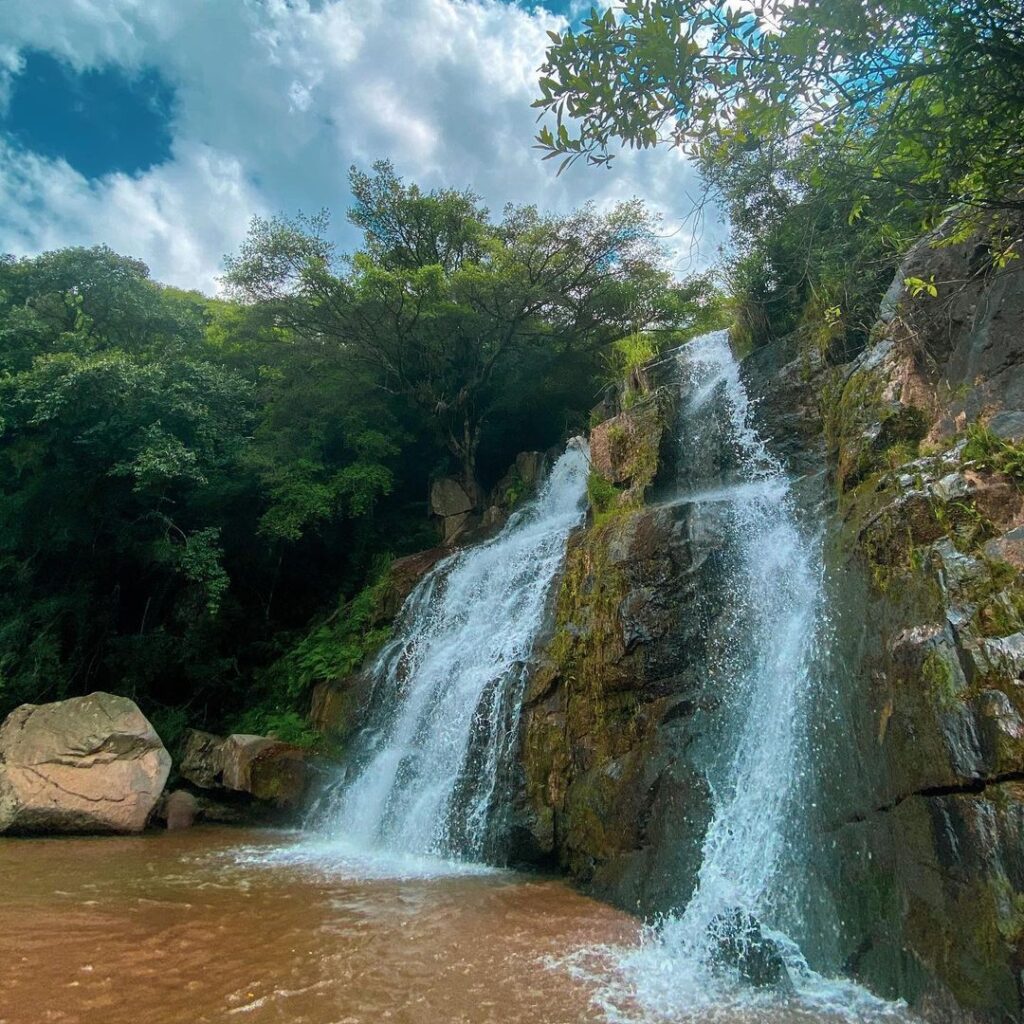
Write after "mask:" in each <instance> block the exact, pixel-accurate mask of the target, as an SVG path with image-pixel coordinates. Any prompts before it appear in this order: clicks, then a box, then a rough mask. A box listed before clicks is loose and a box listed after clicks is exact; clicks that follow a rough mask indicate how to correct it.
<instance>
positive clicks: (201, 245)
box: [0, 0, 697, 290]
mask: <svg viewBox="0 0 1024 1024" xmlns="http://www.w3.org/2000/svg"><path fill="white" fill-rule="evenodd" d="M6 6H7V8H8V14H9V16H8V17H7V19H6V20H7V22H8V25H11V26H14V28H13V31H12V32H10V33H9V37H10V38H9V40H8V41H7V44H6V45H7V48H6V49H5V51H4V53H3V55H0V56H3V59H2V60H0V72H2V71H3V69H4V68H10V67H11V66H12V64H11V61H12V59H13V53H14V50H11V49H9V48H10V47H14V48H18V47H20V48H28V47H36V48H40V49H45V50H48V51H49V52H51V53H54V54H55V55H57V56H60V57H63V58H65V59H67V60H69V61H71V62H72V63H73V64H74V65H75V66H76V67H78V68H86V67H94V66H98V65H101V64H104V63H108V62H113V63H118V64H122V65H124V66H126V67H128V68H132V69H136V68H140V67H155V68H157V69H158V70H159V71H160V72H161V73H162V74H163V75H164V76H165V77H166V78H167V79H168V81H170V82H171V83H172V84H173V85H174V86H175V88H176V90H177V107H176V111H175V116H174V123H173V126H172V130H173V137H174V144H173V159H172V160H171V161H170V162H168V163H166V164H164V165H161V166H159V167H155V168H153V169H151V170H149V171H147V172H145V173H142V174H140V175H137V176H135V177H126V176H124V175H111V176H109V177H107V178H104V179H102V180H100V181H99V182H89V181H87V180H86V179H84V178H82V177H81V176H80V175H77V174H76V173H75V172H74V171H73V170H72V169H71V168H69V167H68V166H67V165H66V164H63V163H55V162H51V161H45V160H42V159H40V158H36V157H32V156H29V157H26V156H25V155H24V154H20V153H15V152H13V151H12V150H11V149H9V148H8V149H6V150H0V249H9V250H13V251H16V252H34V251H39V250H41V249H44V248H48V247H54V246H58V245H65V244H94V243H97V242H107V243H109V244H110V245H112V246H113V247H114V248H117V249H119V250H122V251H124V252H126V253H129V254H131V255H135V256H139V257H141V258H143V259H145V260H146V261H147V262H148V263H149V264H150V266H151V267H152V269H153V272H154V275H155V276H156V277H158V278H160V279H162V280H165V281H169V282H172V283H175V284H181V285H186V286H195V287H201V288H204V289H206V290H212V289H213V288H214V287H215V276H216V272H217V269H218V267H219V264H220V259H221V257H222V255H223V253H224V252H226V251H231V250H233V249H234V248H236V247H237V245H238V243H239V242H240V241H241V239H242V236H243V235H244V231H245V225H246V223H247V220H248V218H249V216H251V215H252V214H255V213H263V212H268V211H269V212H276V211H282V212H285V213H292V212H295V211H296V210H298V209H304V210H315V209H319V208H320V207H321V206H324V205H327V206H329V207H331V208H332V209H333V210H334V212H335V216H336V229H337V231H338V235H339V238H340V240H341V241H342V242H343V244H346V245H352V244H354V242H355V238H354V236H353V235H352V234H351V233H350V229H348V228H347V226H346V225H345V224H344V223H343V216H344V210H345V208H346V207H347V206H348V203H349V194H348V187H347V170H348V166H349V165H350V164H351V163H353V162H356V163H359V164H362V165H367V164H369V163H370V162H371V161H372V160H374V159H377V158H380V157H390V158H391V159H392V160H393V161H394V163H395V165H396V167H397V169H398V171H399V172H400V173H401V174H403V175H405V176H407V177H409V178H411V179H413V180H416V181H418V182H419V183H421V184H423V185H425V186H427V187H434V186H438V185H442V184H444V185H454V186H457V187H464V186H469V187H471V188H473V189H474V190H476V191H477V192H479V193H480V194H481V195H482V196H483V197H484V198H485V200H486V201H487V202H488V203H489V205H491V207H492V208H493V209H500V208H501V207H502V206H503V205H504V204H505V203H506V202H510V201H511V202H516V203H524V202H531V203H536V204H537V205H539V206H541V207H545V208H552V209H557V210H567V209H570V208H571V207H572V206H575V205H578V204H579V203H581V202H584V201H586V200H589V199H593V200H595V201H597V202H599V203H602V204H604V203H608V202H611V201H612V200H614V199H617V198H625V197H628V196H630V195H640V196H642V197H644V198H646V199H648V200H649V201H651V203H652V205H653V206H654V207H655V208H657V209H659V210H660V211H661V212H663V213H664V214H665V216H666V228H667V230H668V231H671V230H672V229H674V228H677V227H678V226H679V224H680V223H681V222H682V220H683V217H684V216H685V215H686V213H687V212H688V211H689V209H690V200H689V198H688V195H689V196H692V195H693V194H694V193H695V192H696V190H697V185H696V179H695V176H694V174H693V172H692V170H691V169H690V168H689V167H688V166H687V165H686V164H685V162H684V161H682V160H681V159H680V158H679V157H678V156H677V154H674V153H670V152H668V151H666V150H658V151H654V152H647V153H626V154H623V155H622V156H621V157H620V158H619V159H618V160H617V161H616V163H615V169H613V170H612V171H605V170H597V169H591V168H587V167H584V166H582V165H581V166H577V167H574V168H572V169H570V170H569V171H567V172H566V173H565V174H564V175H562V177H560V178H556V177H555V174H554V168H553V167H552V166H551V163H547V164H544V163H542V162H541V161H540V159H539V156H538V153H537V151H536V150H534V149H533V148H532V144H533V135H534V132H535V131H536V125H535V121H534V111H532V110H531V108H530V102H531V100H532V99H533V96H534V89H535V78H536V67H537V65H538V64H539V63H540V61H541V59H542V56H543V52H544V47H545V45H546V43H547V41H548V39H547V35H546V31H545V30H546V29H548V28H556V29H557V28H560V27H562V26H564V24H565V23H564V21H563V20H562V19H560V18H558V17H556V16H554V15H551V14H549V13H547V12H546V11H544V10H542V9H534V10H524V9H522V8H519V7H515V6H511V5H508V4H505V3H502V2H500V0H321V2H319V3H310V2H309V0H264V2H262V3H259V4H256V3H243V2H241V0H238V2H236V0H217V2H215V3H210V2H208V0H9V2H8V4H7V5H6ZM11 8H14V10H13V11H12V10H11ZM0 98H2V89H0ZM668 243H669V244H670V245H671V247H672V248H673V250H674V251H676V252H677V253H680V254H683V253H686V252H687V251H688V249H689V238H688V235H687V233H686V232H685V231H681V232H679V233H678V234H676V235H674V236H673V237H671V238H670V239H669V240H668ZM680 269H682V270H686V269H690V268H689V267H688V266H685V265H683V264H681V265H680Z"/></svg>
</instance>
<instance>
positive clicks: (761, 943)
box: [710, 908, 792, 989]
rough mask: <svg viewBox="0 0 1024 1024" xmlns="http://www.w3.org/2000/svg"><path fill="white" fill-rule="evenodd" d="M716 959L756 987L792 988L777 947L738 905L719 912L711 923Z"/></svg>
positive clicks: (756, 922)
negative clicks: (724, 911) (721, 912)
mask: <svg viewBox="0 0 1024 1024" xmlns="http://www.w3.org/2000/svg"><path fill="white" fill-rule="evenodd" d="M710 930H711V934H712V936H713V937H714V940H715V946H716V949H717V959H718V962H719V963H720V964H722V965H723V966H725V967H730V968H732V969H733V970H734V971H736V973H737V974H738V975H739V976H740V979H741V980H742V981H743V982H745V983H746V984H747V985H752V986H753V987H754V988H776V987H778V988H783V989H785V988H792V985H791V983H790V980H789V974H788V972H787V971H786V964H785V962H784V961H783V959H782V954H781V953H780V952H779V948H778V946H777V945H776V944H775V943H774V942H772V940H771V939H769V938H767V937H766V936H765V934H764V932H763V931H762V930H761V925H760V923H759V922H758V920H757V918H755V917H754V916H753V915H752V914H748V913H746V912H745V911H743V910H740V909H739V908H737V909H735V910H732V911H729V912H727V913H724V914H720V915H719V916H718V917H716V918H715V919H714V920H713V921H712V922H711V925H710Z"/></svg>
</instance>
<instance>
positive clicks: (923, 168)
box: [0, 0, 1024, 742]
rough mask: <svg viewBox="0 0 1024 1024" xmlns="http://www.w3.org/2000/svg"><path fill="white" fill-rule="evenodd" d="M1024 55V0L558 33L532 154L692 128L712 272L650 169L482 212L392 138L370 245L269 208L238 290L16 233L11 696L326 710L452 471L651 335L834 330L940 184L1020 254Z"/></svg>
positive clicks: (576, 151)
mask: <svg viewBox="0 0 1024 1024" xmlns="http://www.w3.org/2000/svg"><path fill="white" fill-rule="evenodd" d="M1022 53H1024V27H1022V24H1021V18H1020V12H1019V10H1018V9H1017V8H1016V5H1015V4H1013V3H1011V2H1010V0H984V2H983V0H975V2H969V3H959V2H958V3H946V2H934V0H898V2H896V3H891V2H886V3H877V2H873V0H840V2H829V3H817V2H805V3H799V4H795V5H787V6H785V7H782V8H780V10H779V11H776V12H774V13H773V12H772V11H770V10H765V9H762V8H761V7H759V6H757V5H755V8H754V10H752V11H748V12H741V11H739V10H737V9H734V8H732V7H731V6H729V5H728V4H724V3H712V4H707V3H697V2H694V0H685V2H678V0H628V2H626V3H624V4H623V5H622V8H621V10H620V11H619V14H618V16H614V15H613V14H612V13H610V12H607V13H601V12H597V11H595V12H594V13H592V14H591V16H590V17H589V18H588V19H586V20H585V21H584V23H583V26H582V27H581V28H580V29H579V30H578V31H575V32H573V31H570V32H568V33H566V34H565V35H564V36H563V35H557V34H553V38H552V45H551V48H550V49H549V51H548V54H547V58H546V62H545V65H544V67H543V68H542V69H541V74H540V79H539V93H540V96H539V98H538V100H537V103H536V105H537V106H538V107H539V108H540V110H541V112H542V116H547V117H548V118H549V119H550V118H553V119H554V124H553V125H552V124H548V123H546V124H545V126H544V127H542V129H541V131H540V134H539V136H538V140H537V142H538V146H539V147H540V148H541V149H542V150H543V151H544V152H545V155H546V156H548V157H554V158H556V159H557V160H558V161H560V163H561V166H562V168H563V169H565V168H566V166H567V165H569V164H572V163H573V162H575V161H577V160H579V161H580V162H581V163H582V162H590V163H595V164H608V163H609V162H610V161H611V160H612V156H613V153H612V147H613V144H614V143H616V142H618V143H621V144H623V145H626V146H630V147H640V148H646V147H650V146H655V145H658V144H660V143H671V144H674V145H677V146H680V147H681V148H682V149H683V151H684V152H685V153H686V154H687V155H688V156H689V157H690V158H691V159H692V160H693V161H694V162H695V163H696V165H697V166H698V167H699V168H700V170H701V172H702V175H703V178H704V181H705V183H706V186H707V193H706V201H707V202H710V203H718V204H720V205H721V206H722V207H723V208H724V210H725V211H726V212H727V214H728V216H729V219H730V222H731V225H732V240H731V244H730V246H729V249H728V251H727V253H726V254H725V255H724V257H723V260H722V263H721V266H720V268H719V271H718V272H716V274H714V275H706V276H700V277H695V278H692V279H689V280H686V281H683V282H679V281H674V280H673V279H672V278H671V275H670V274H669V273H668V272H667V270H666V269H665V261H664V258H663V255H662V253H661V252H660V250H659V239H658V226H657V224H656V222H655V221H654V219H653V218H652V217H651V216H650V215H649V214H648V213H647V212H646V211H645V209H644V207H643V205H642V204H641V203H640V202H638V201H634V202H629V203H625V204H622V205H620V206H618V207H616V208H615V209H613V210H611V211H608V212H603V213H599V212H597V211H595V210H593V209H583V210H581V211H579V212H577V213H574V214H571V215H567V216H549V215H546V214H544V213H542V212H540V211H538V210H537V209H535V208H532V207H521V208H508V209H506V210H504V211H503V213H502V215H501V216H500V217H495V216H493V215H492V214H491V213H490V212H489V211H488V210H486V209H485V208H484V207H483V206H482V205H481V201H480V199H479V198H478V197H477V196H476V195H474V194H473V193H472V191H459V190H457V189H453V188H446V189H440V190H434V191H429V192H428V191H422V190H420V189H419V188H417V187H416V186H415V185H412V184H407V183H406V182H404V181H403V180H402V179H401V178H400V177H399V176H398V175H397V174H396V172H395V170H394V169H393V168H392V166H391V165H390V164H389V163H387V162H381V163H378V164H376V165H375V166H374V167H373V168H372V170H360V169H353V171H352V173H351V177H350V184H351V191H352V196H353V197H354V202H353V205H352V206H351V209H350V210H349V212H348V216H349V218H350V220H351V222H352V223H353V224H355V225H356V226H357V227H358V228H359V229H361V231H362V232H363V245H362V247H361V248H360V250H359V251H358V252H355V253H351V254H347V253H339V252H337V251H336V249H335V247H334V246H333V245H332V244H331V242H330V241H329V231H328V219H327V214H326V213H323V214H320V215H317V216H313V217H298V218H295V219H288V218H279V219H270V220H256V221H254V222H253V224H252V228H251V231H250V234H249V237H248V238H247V239H246V241H245V242H244V244H243V245H242V247H241V249H240V250H239V251H238V252H237V253H236V254H234V255H231V256H229V257H227V258H226V261H225V275H224V278H223V290H222V295H221V297H218V298H209V297H205V296H202V295H199V294H196V293H186V292H182V291H179V290H176V289H174V288H169V287H164V286H161V285H159V284H158V283H155V282H153V281H151V280H150V279H149V275H148V271H147V268H146V267H145V266H144V265H143V264H142V263H140V262H139V261H137V260H135V259H133V258H130V257H129V256H122V255H118V254H116V253H114V252H112V251H110V250H109V249H107V248H104V247H96V248H91V249H89V248H78V249H68V250H63V251H58V252H50V253H46V254H44V255H41V256H38V257H32V258H21V259H17V258H14V257H7V258H5V259H4V261H3V262H2V264H0V339H2V340H0V416H2V420H0V560H2V572H3V576H4V579H5V586H4V588H3V592H2V594H0V715H2V714H4V713H6V711H8V710H9V709H10V708H12V707H13V706H15V705H17V704H18V703H20V702H22V701H26V700H32V701H44V700H53V699H57V698H60V697H63V696H68V695H73V694H79V693H85V692H88V691H90V690H93V689H96V688H98V687H103V688H107V689H112V690H116V691H118V692H122V693H125V694H128V695H130V696H133V697H134V698H136V699H137V700H138V701H139V703H140V704H141V706H142V707H143V708H144V710H145V711H146V712H147V713H148V714H149V715H150V716H151V717H152V718H153V720H154V722H155V723H157V726H158V729H159V731H160V732H161V735H163V736H164V737H165V738H166V739H167V740H168V742H173V739H174V736H175V734H176V733H177V732H179V731H180V729H181V728H183V727H184V726H185V725H186V724H204V725H208V726H209V727H211V728H233V729H243V730H247V731H266V730H273V731H276V732H277V733H278V734H280V735H282V736H287V737H288V738H290V739H296V740H302V739H303V738H307V734H306V730H305V725H304V720H303V711H304V709H305V700H306V698H307V694H308V687H309V686H310V684H311V683H312V682H313V681H314V680H315V679H316V678H321V677H329V676H334V675H340V674H343V673H345V672H346V671H348V670H350V669H351V668H352V666H353V665H355V664H356V663H358V661H359V660H360V658H361V657H362V655H363V653H364V650H365V648H366V645H367V643H368V642H372V639H373V638H372V637H371V638H369V640H368V639H367V638H366V637H364V633H365V632H366V630H367V624H366V621H365V620H366V601H365V600H362V601H361V600H360V597H359V595H360V593H361V592H363V591H364V590H365V588H366V587H368V586H370V585H372V583H373V581H374V579H375V578H377V576H378V575H379V574H380V572H381V571H382V567H383V566H384V565H385V564H386V563H387V561H388V560H389V559H391V558H393V557H396V556H400V555H402V554H404V553H407V552H411V551H414V550H417V549H422V548H426V547H430V546H432V545H434V544H436V543H437V542H438V537H437V534H436V530H435V528H434V526H433V524H432V523H431V521H430V519H429V517H428V515H427V501H426V496H427V492H428V487H429V482H430V480H431V479H432V478H434V477H437V476H439V475H444V474H451V475H455V476H457V477H458V478H459V479H460V480H461V481H462V484H463V486H464V488H465V490H466V492H467V493H468V494H469V495H471V496H472V498H473V500H474V501H476V502H477V503H480V502H481V501H482V500H483V496H484V495H485V494H486V493H487V491H488V489H489V488H490V487H491V486H492V485H493V484H494V482H495V481H496V480H497V479H498V478H499V477H500V476H501V475H502V473H503V472H504V471H505V469H506V467H507V466H508V464H509V463H510V461H511V460H512V459H513V457H514V456H515V454H516V452H518V451H521V450H526V449H546V448H548V447H550V446H552V445H554V444H556V443H558V442H560V441H561V440H563V439H564V438H566V437H567V436H569V435H571V434H572V433H574V432H577V431H579V430H580V429H582V428H584V427H585V426H586V423H587V416H588V410H589V409H590V408H591V407H592V406H593V405H594V404H595V402H596V401H597V400H598V398H599V397H600V392H601V388H602V386H603V385H604V384H605V383H606V382H607V381H609V380H611V379H615V378H618V377H619V376H620V375H621V372H622V370H623V369H624V368H627V367H628V366H629V365H630V364H631V362H632V363H636V362H639V361H642V360H643V359H645V358H648V357H650V356H651V355H653V354H654V353H655V352H656V351H657V350H658V349H659V348H661V347H664V346H666V345H670V344H678V343H679V342H680V341H682V340H685V339H686V338H688V337H691V336H693V335H694V334H696V333H699V332H701V331H705V330H708V329H710V328H711V327H716V326H721V325H724V324H725V323H726V322H727V321H728V322H731V323H732V324H733V328H732V330H733V340H734V343H735V345H736V346H737V348H738V349H740V350H747V349H749V348H751V347H755V346H758V345H761V344H764V343H765V342H767V341H771V340H773V339H776V338H779V337H782V336H793V335H795V336H797V337H799V338H800V340H801V344H802V345H803V346H804V348H805V351H807V352H808V353H814V354H815V358H824V359H825V360H827V361H833V362H836V363H838V362H840V361H843V360H845V359H848V358H849V357H850V355H851V354H852V353H855V352H856V351H857V350H858V349H859V348H860V347H862V346H863V345H864V343H865V341H866V338H867V332H868V330H869V327H870V324H871V323H872V322H873V320H874V318H875V314H876V311H877V306H878V301H879V299H880V297H881V295H882V292H883V291H884V289H885V288H886V286H887V285H888V283H889V282H890V281H891V280H892V276H893V272H894V270H895V268H896V266H897V265H898V262H899V260H900V258H901V256H902V255H903V253H904V252H905V251H906V250H907V248H908V247H909V246H910V244H911V243H912V242H913V241H914V240H915V239H916V238H918V237H920V236H921V234H922V233H923V232H925V231H927V230H929V229H930V228H932V227H934V226H935V225H936V224H937V223H939V222H940V221H941V220H942V219H943V218H944V217H946V216H947V215H948V214H949V212H950V211H951V210H954V209H957V210H959V211H961V212H960V218H961V219H960V222H959V224H960V226H959V228H958V230H957V232H955V233H954V234H953V235H952V236H951V241H956V240H957V239H958V238H962V237H966V234H967V233H969V232H971V231H974V230H976V229H977V228H978V226H979V225H981V226H982V227H983V228H984V230H985V231H986V232H987V234H986V237H987V239H988V243H987V247H986V252H985V254H984V260H985V261H987V265H993V266H999V267H1003V266H1006V265H1008V264H1010V263H1011V262H1012V261H1014V260H1016V259H1017V258H1018V257H1019V253H1020V247H1021V242H1020V239H1019V238H1015V237H1013V236H1012V235H1007V234H1006V231H1005V228H1004V224H1005V219H1004V218H1005V215H1006V214H1007V213H1011V212H1013V211H1018V210H1019V209H1020V207H1021V202H1022V200H1021V184H1022V180H1021V174H1020V163H1021V159H1022V153H1021V146H1022V141H1021V140H1022V138H1024V136H1022V133H1021V130H1020V128H1021V124H1022V114H1024V59H1022V56H1021V55H1022ZM577 172H579V171H577ZM965 211H966V215H965ZM943 285H944V283H943V282H937V281H932V280H921V281H919V282H914V287H915V288H917V289H918V290H920V292H921V293H922V294H925V295H933V296H937V295H938V294H939V292H940V291H941V289H942V287H943Z"/></svg>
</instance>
